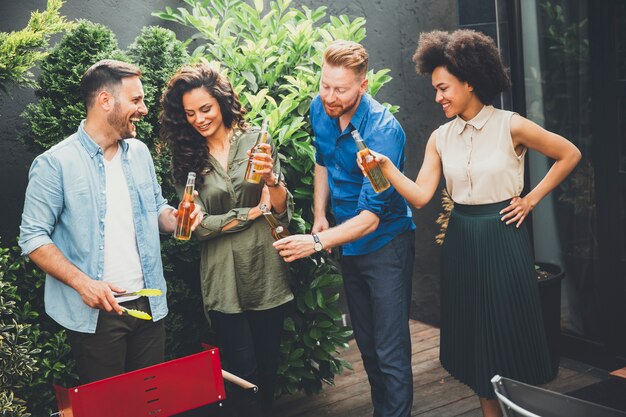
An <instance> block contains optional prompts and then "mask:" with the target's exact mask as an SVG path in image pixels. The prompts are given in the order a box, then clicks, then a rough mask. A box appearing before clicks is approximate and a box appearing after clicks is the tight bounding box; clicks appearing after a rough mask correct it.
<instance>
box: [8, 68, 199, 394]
mask: <svg viewBox="0 0 626 417" xmlns="http://www.w3.org/2000/svg"><path fill="white" fill-rule="evenodd" d="M140 76H141V72H140V70H139V68H137V67H136V66H134V65H131V64H127V63H123V62H119V61H113V60H103V61H100V62H98V63H96V64H94V65H93V66H92V67H91V68H89V69H88V70H87V71H86V72H85V74H84V75H83V78H82V82H81V93H82V96H83V100H84V103H85V107H86V109H87V118H86V119H85V120H83V121H82V122H81V124H80V126H79V128H78V131H77V132H76V133H75V134H73V135H71V136H70V137H68V138H67V139H65V140H64V141H62V142H60V143H59V144H57V145H55V146H53V147H52V148H51V149H50V150H48V151H46V152H44V153H43V154H42V155H40V156H39V157H37V158H36V159H35V161H34V162H33V164H32V166H31V169H30V172H29V183H28V188H27V190H26V200H25V203H24V212H23V213H22V224H21V226H20V241H19V244H20V246H21V248H22V251H23V254H24V255H28V256H29V257H30V258H31V259H32V260H33V261H34V262H35V263H36V264H37V265H38V266H39V267H40V268H41V269H43V270H44V271H45V272H46V273H47V275H46V284H45V306H46V313H48V315H50V317H52V318H53V319H54V320H55V321H56V322H58V323H59V324H60V325H61V326H63V327H65V329H66V330H67V335H68V339H69V342H70V345H71V346H72V352H73V354H74V356H75V358H76V363H77V368H78V374H79V376H80V380H81V383H83V384H84V383H88V382H92V381H96V380H99V379H102V378H106V377H110V376H113V375H117V374H121V373H124V372H128V371H131V370H135V369H139V368H143V367H146V366H149V365H153V364H156V363H159V362H162V361H163V355H164V340H165V330H164V326H163V320H162V319H163V318H164V317H165V315H166V314H167V303H166V300H165V296H163V297H153V298H150V299H149V300H148V299H146V298H145V297H144V298H138V297H122V298H119V299H116V298H114V293H118V294H122V293H125V292H129V293H130V292H133V291H137V290H140V289H142V288H157V289H160V290H162V291H163V293H164V294H165V292H166V287H165V279H164V277H163V266H162V264H161V253H160V242H159V232H161V233H172V232H173V231H174V229H175V227H176V214H177V213H176V210H175V209H174V208H172V207H170V206H168V205H167V201H166V200H165V199H164V198H163V196H162V195H161V187H160V186H159V184H158V183H157V180H156V174H155V171H154V165H153V162H152V158H151V156H150V152H149V150H148V148H147V147H146V145H144V144H143V143H142V142H140V141H139V140H136V139H133V138H134V137H135V136H136V130H135V123H136V122H137V121H139V120H140V119H141V118H142V117H143V116H144V115H146V113H147V109H146V106H145V104H144V101H143V99H144V92H143V87H142V84H141V80H140ZM192 216H193V217H195V219H194V220H195V222H194V228H195V226H196V225H197V224H198V223H199V221H200V220H201V218H202V215H201V214H199V207H197V208H196V210H195V212H194V214H193V215H192ZM123 308H132V309H137V310H142V311H145V312H147V313H150V314H151V315H152V320H139V319H136V318H134V317H129V316H128V315H126V314H124V310H123Z"/></svg>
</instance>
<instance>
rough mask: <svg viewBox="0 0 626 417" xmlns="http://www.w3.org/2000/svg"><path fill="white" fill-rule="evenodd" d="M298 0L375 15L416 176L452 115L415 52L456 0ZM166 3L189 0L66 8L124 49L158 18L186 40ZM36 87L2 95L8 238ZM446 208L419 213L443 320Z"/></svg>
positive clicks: (0, 10) (425, 270)
mask: <svg viewBox="0 0 626 417" xmlns="http://www.w3.org/2000/svg"><path fill="white" fill-rule="evenodd" d="M266 4H267V0H266ZM45 5H46V1H45V0H21V1H7V0H0V30H1V31H11V30H19V29H21V28H23V27H24V26H25V25H26V22H27V21H28V18H29V16H30V12H31V11H32V10H35V9H40V10H41V9H44V8H45ZM292 5H294V6H298V5H306V6H307V7H309V8H316V7H319V6H328V10H327V14H328V15H340V14H347V15H348V16H350V17H351V18H355V17H359V16H361V17H364V18H365V19H366V20H367V24H366V29H367V38H366V39H365V40H364V41H363V44H364V45H365V47H366V48H367V49H368V51H369V53H370V66H371V67H372V68H374V69H381V68H389V69H390V70H391V74H390V75H391V76H392V77H393V81H392V82H391V83H390V84H388V85H387V86H386V87H385V88H383V90H381V91H380V93H379V94H378V97H377V98H378V99H379V100H380V101H383V102H389V103H392V104H396V105H399V106H400V112H399V113H398V114H397V117H398V119H399V121H400V123H401V124H402V126H403V127H404V129H405V131H406V133H407V137H408V144H407V151H406V153H407V164H406V173H407V175H409V176H410V177H412V178H415V176H416V175H417V171H418V169H419V167H420V165H421V163H422V159H423V156H424V148H425V145H426V141H427V140H428V137H429V136H430V133H431V132H432V131H433V129H434V128H436V127H437V126H438V125H439V124H441V123H442V122H444V121H445V119H444V116H443V114H442V112H441V109H440V108H439V106H438V105H436V104H435V102H434V93H433V90H432V87H431V85H430V79H429V77H421V78H420V77H418V76H417V75H415V71H414V69H413V68H414V67H413V63H412V61H411V57H412V55H413V52H414V50H415V47H416V46H417V38H418V36H419V33H420V32H423V31H429V30H434V29H442V30H450V29H454V28H456V26H457V11H456V1H455V0H420V1H415V0H384V1H383V0H373V1H372V0H362V1H349V0H336V1H335V2H333V3H332V4H331V5H328V2H326V1H316V0H299V1H294V3H293V4H292ZM166 6H170V7H174V8H175V7H182V6H184V2H183V1H182V0H151V1H140V0H66V2H65V5H64V6H63V8H62V9H61V12H62V14H63V15H65V16H67V17H68V19H78V18H84V19H89V20H91V21H94V22H98V23H102V24H104V25H106V26H108V27H109V28H111V29H112V30H113V32H114V33H115V34H116V36H117V39H118V42H119V45H120V47H121V48H123V49H124V48H126V47H127V46H128V45H129V44H130V43H131V42H132V41H133V39H134V38H135V37H136V36H137V35H139V33H140V31H141V28H142V27H143V26H145V25H153V24H158V25H161V26H165V27H168V28H170V29H172V30H174V31H175V32H176V33H177V34H178V36H179V39H187V38H188V37H189V36H190V35H191V33H192V32H191V31H189V30H187V29H185V28H182V27H181V26H179V25H173V24H169V23H168V22H165V21H162V20H159V19H157V18H155V17H152V16H151V15H150V13H151V12H153V11H155V10H163V9H164V8H165V7H166ZM34 99H35V97H34V94H33V92H32V90H30V89H12V90H11V97H7V96H6V95H0V189H1V190H2V193H0V195H1V199H2V201H1V204H0V207H1V208H2V215H1V216H0V237H2V239H3V242H4V244H6V243H8V242H9V241H12V239H13V238H14V237H15V236H16V235H17V233H18V227H19V222H20V215H21V210H22V205H23V200H24V190H25V188H26V184H27V174H28V168H29V166H30V164H31V162H32V160H33V159H34V157H35V156H36V155H35V154H33V153H31V152H29V151H28V150H27V149H26V148H25V147H24V145H23V144H22V143H21V142H20V141H19V140H18V139H17V134H16V131H17V130H18V129H19V127H20V125H21V124H22V120H21V118H20V116H19V115H20V113H21V112H22V111H23V110H24V108H25V106H26V105H27V104H28V103H30V102H32V101H34ZM439 209H440V204H439V196H438V195H437V196H435V198H434V199H433V201H432V202H431V203H430V204H429V205H428V206H427V207H425V208H424V209H422V210H420V211H419V212H416V213H415V215H414V219H415V223H416V225H417V233H416V262H415V272H414V280H413V310H412V316H413V317H415V318H419V319H420V320H424V321H427V322H431V323H437V322H438V305H439V295H438V293H439V291H438V277H439V266H438V261H439V249H438V248H437V247H436V245H435V244H434V236H435V234H436V233H437V230H438V228H437V225H436V224H435V219H436V218H437V214H438V212H439Z"/></svg>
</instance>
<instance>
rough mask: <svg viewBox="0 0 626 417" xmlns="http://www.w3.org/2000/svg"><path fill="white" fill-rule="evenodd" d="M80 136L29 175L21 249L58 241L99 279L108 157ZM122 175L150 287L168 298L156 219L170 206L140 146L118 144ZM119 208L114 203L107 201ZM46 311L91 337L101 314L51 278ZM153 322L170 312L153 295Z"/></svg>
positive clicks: (162, 300)
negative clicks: (106, 159)
mask: <svg viewBox="0 0 626 417" xmlns="http://www.w3.org/2000/svg"><path fill="white" fill-rule="evenodd" d="M84 123H85V122H84V121H83V122H82V123H81V124H80V127H79V128H78V131H77V132H76V133H75V134H73V135H72V136H70V137H68V138H67V139H65V140H63V141H62V142H60V143H59V144H57V145H55V146H53V147H52V148H50V149H49V150H48V151H46V152H44V153H43V154H41V155H40V156H38V157H37V158H36V159H35V160H34V161H33V164H32V165H31V168H30V172H29V174H28V177H29V182H28V188H27V189H26V200H25V202H24V212H23V213H22V224H21V226H20V240H19V245H20V247H21V248H22V252H23V254H24V255H28V254H29V253H31V252H33V251H34V250H35V249H37V248H39V247H41V246H43V245H46V244H49V243H54V244H55V245H56V246H57V247H58V248H59V250H60V251H61V252H62V253H63V255H65V257H66V258H67V259H68V260H69V261H70V262H71V263H73V264H74V265H75V266H76V267H77V268H78V269H80V270H81V271H83V272H84V273H85V274H87V275H88V276H90V277H91V278H93V279H96V280H100V279H102V274H103V269H104V216H105V214H106V207H107V201H106V191H105V172H104V162H103V160H104V154H103V151H102V148H100V147H99V146H98V145H97V144H96V143H95V142H94V141H93V140H92V139H91V138H90V137H89V135H87V133H86V132H85V130H84ZM120 146H121V152H122V154H121V158H122V167H123V171H124V176H125V177H126V182H127V184H128V191H129V193H130V199H131V206H132V211H133V221H134V224H135V233H136V241H137V250H138V252H139V259H140V261H141V267H142V269H143V275H144V281H145V285H146V287H147V288H158V289H160V290H162V291H163V293H164V294H165V292H166V286H165V278H164V277H163V266H162V263H161V248H160V241H159V225H158V216H159V214H160V213H161V212H162V211H163V210H165V209H166V208H168V207H169V206H168V205H167V201H166V200H165V199H164V198H163V196H162V195H161V187H160V186H159V184H158V182H157V179H156V173H155V171H154V164H153V162H152V157H151V156H150V151H149V150H148V148H147V147H146V145H145V144H143V143H142V142H141V141H139V140H136V139H125V140H122V141H120ZM108 203H109V204H115V202H114V201H113V202H108ZM44 293H45V295H44V300H45V307H46V313H48V315H49V316H50V317H52V318H53V319H54V320H55V321H56V322H57V323H59V324H60V325H61V326H63V327H65V328H67V329H70V330H75V331H78V332H84V333H94V332H95V331H96V324H97V322H98V313H99V311H100V310H97V309H94V308H90V307H89V306H87V305H86V304H85V303H84V302H83V301H82V299H81V297H80V295H79V294H78V292H76V291H75V290H74V289H73V288H71V287H69V286H67V285H65V284H64V283H62V282H61V281H59V280H57V279H55V278H53V277H51V276H50V275H47V276H46V285H45V290H44ZM150 308H151V310H152V316H153V319H154V320H155V321H156V320H160V319H162V318H163V317H165V316H166V315H167V302H166V300H165V296H163V297H151V298H150Z"/></svg>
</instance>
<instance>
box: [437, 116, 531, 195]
mask: <svg viewBox="0 0 626 417" xmlns="http://www.w3.org/2000/svg"><path fill="white" fill-rule="evenodd" d="M513 114H514V113H512V112H510V111H506V110H500V109H496V108H494V107H493V106H484V107H483V108H482V110H481V111H480V112H479V113H478V114H477V115H476V116H475V117H474V118H473V119H472V120H468V121H467V122H466V121H464V120H463V119H461V118H460V117H459V116H457V117H456V119H454V120H452V121H450V122H448V123H446V124H444V125H442V126H440V127H439V128H438V129H437V131H436V139H435V140H436V142H435V143H436V145H437V152H438V153H439V156H440V158H441V163H442V166H443V175H444V177H445V179H446V188H447V190H448V192H449V193H450V196H451V197H452V200H453V201H454V202H455V203H459V204H468V205H475V204H489V203H497V202H500V201H505V200H508V199H510V198H512V197H516V196H519V195H520V193H521V192H522V189H523V188H524V157H525V155H526V149H524V151H523V152H522V154H521V155H519V156H518V155H517V154H516V153H515V148H514V147H513V140H512V138H511V127H510V126H511V116H512V115H513Z"/></svg>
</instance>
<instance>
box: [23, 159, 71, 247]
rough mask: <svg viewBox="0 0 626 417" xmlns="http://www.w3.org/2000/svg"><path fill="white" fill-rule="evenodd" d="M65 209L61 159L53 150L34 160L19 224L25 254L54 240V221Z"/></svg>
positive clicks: (55, 221)
mask: <svg viewBox="0 0 626 417" xmlns="http://www.w3.org/2000/svg"><path fill="white" fill-rule="evenodd" d="M62 209H63V186H62V181H61V172H60V166H59V162H58V161H57V160H56V159H54V157H53V156H52V155H50V154H43V155H40V156H39V157H37V158H36V159H35V161H33V164H32V165H31V167H30V171H29V173H28V187H27V188H26V198H25V201H24V211H23V212H22V224H21V225H20V239H19V242H18V244H19V246H20V248H21V249H22V254H23V255H28V254H30V253H31V252H33V251H34V250H36V249H37V248H39V247H41V246H43V245H46V244H49V243H53V242H52V239H51V237H50V236H51V235H52V231H53V229H54V225H55V224H56V223H57V220H58V218H59V215H60V213H61V210H62Z"/></svg>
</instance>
